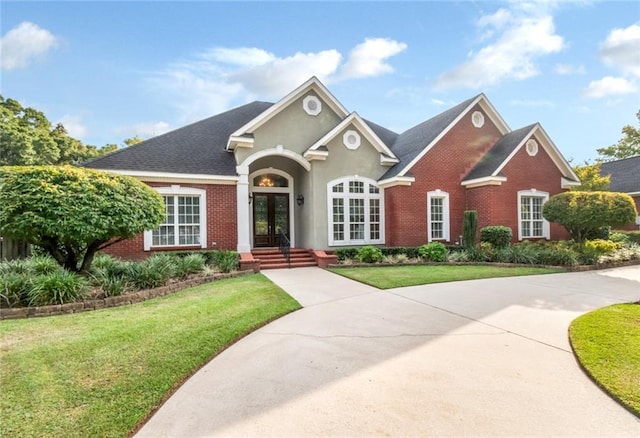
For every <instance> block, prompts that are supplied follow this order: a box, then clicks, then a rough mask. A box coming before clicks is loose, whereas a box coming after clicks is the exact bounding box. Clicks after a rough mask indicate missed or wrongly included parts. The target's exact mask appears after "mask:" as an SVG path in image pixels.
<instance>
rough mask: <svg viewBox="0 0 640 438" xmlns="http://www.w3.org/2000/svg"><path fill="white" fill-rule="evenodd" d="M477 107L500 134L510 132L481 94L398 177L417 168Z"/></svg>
mask: <svg viewBox="0 0 640 438" xmlns="http://www.w3.org/2000/svg"><path fill="white" fill-rule="evenodd" d="M476 105H480V107H481V108H482V109H483V110H484V111H485V113H486V114H487V115H488V116H489V118H490V119H491V120H492V121H493V123H494V124H495V125H496V127H497V128H498V130H499V131H500V133H502V135H505V134H507V133H508V132H510V129H509V126H507V124H506V123H505V121H504V120H503V119H502V117H501V116H500V114H499V113H498V112H497V111H496V110H495V108H494V107H493V105H491V102H489V99H487V97H486V96H485V95H484V94H480V95H478V97H476V98H475V99H473V101H471V103H469V105H468V106H467V107H466V108H465V109H464V110H463V111H461V112H460V114H458V117H456V118H455V119H454V120H453V121H452V122H451V123H449V126H447V127H446V128H445V129H443V130H442V131H441V132H440V134H438V136H437V137H436V138H434V139H433V141H432V142H431V143H429V144H428V145H427V146H426V147H425V148H424V149H423V150H422V152H420V153H419V154H418V155H417V156H416V157H415V158H414V159H413V160H411V162H410V163H409V164H407V165H406V166H405V167H404V168H403V169H402V170H401V171H400V172H399V173H398V176H404V175H405V174H406V173H407V172H408V171H409V170H410V169H411V168H412V167H413V166H415V165H416V163H417V162H418V161H420V160H421V159H422V157H424V156H425V154H426V153H427V152H429V151H430V150H431V149H432V148H433V147H434V146H435V145H436V144H437V143H438V142H439V141H440V140H442V138H443V137H444V136H445V135H447V134H448V133H449V131H451V130H452V129H453V127H454V126H455V125H457V124H458V122H459V121H460V120H462V119H463V118H464V117H465V116H466V115H467V114H468V113H469V111H471V109H472V108H473V107H474V106H476Z"/></svg>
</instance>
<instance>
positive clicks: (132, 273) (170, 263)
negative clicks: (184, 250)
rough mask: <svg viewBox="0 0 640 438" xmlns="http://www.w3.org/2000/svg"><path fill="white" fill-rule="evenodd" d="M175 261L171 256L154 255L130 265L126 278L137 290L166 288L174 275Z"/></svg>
mask: <svg viewBox="0 0 640 438" xmlns="http://www.w3.org/2000/svg"><path fill="white" fill-rule="evenodd" d="M175 260H176V259H175V258H174V257H173V256H171V255H169V254H154V255H152V256H151V257H149V258H148V259H146V260H144V261H142V262H138V263H131V264H130V265H128V266H127V274H126V277H127V278H128V279H129V281H130V282H131V284H133V286H134V287H135V288H136V289H153V288H156V287H160V286H164V285H165V284H167V282H168V281H169V279H170V278H171V277H172V276H173V274H174V264H175Z"/></svg>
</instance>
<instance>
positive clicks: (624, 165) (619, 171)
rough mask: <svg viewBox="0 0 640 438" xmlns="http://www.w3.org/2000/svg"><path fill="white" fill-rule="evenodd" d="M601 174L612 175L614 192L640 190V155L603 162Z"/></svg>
mask: <svg viewBox="0 0 640 438" xmlns="http://www.w3.org/2000/svg"><path fill="white" fill-rule="evenodd" d="M600 174H601V175H603V176H605V175H611V190H612V191H614V192H623V193H635V192H640V155H638V156H637V157H631V158H625V159H623V160H617V161H609V162H607V163H602V164H601V165H600Z"/></svg>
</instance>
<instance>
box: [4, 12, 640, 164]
mask: <svg viewBox="0 0 640 438" xmlns="http://www.w3.org/2000/svg"><path fill="white" fill-rule="evenodd" d="M0 17H1V18H0V20H1V35H2V40H1V41H2V42H1V46H0V47H1V52H0V57H1V60H2V72H1V73H2V77H1V79H0V81H1V82H0V92H1V93H2V95H3V96H4V97H5V98H8V97H11V98H14V99H17V100H19V101H20V102H21V103H22V104H23V105H26V106H33V107H35V108H37V109H39V110H42V111H44V113H45V114H46V115H47V117H48V118H49V119H50V120H51V121H53V122H62V123H63V124H64V125H65V126H66V127H67V129H68V130H69V132H70V134H71V135H72V136H74V137H76V138H79V139H81V140H82V141H83V142H85V143H88V144H94V145H98V146H102V145H104V144H106V143H119V144H120V143H122V141H123V140H124V139H125V138H127V137H131V136H133V135H139V136H141V137H143V138H148V137H149V136H151V135H158V134H161V133H163V132H166V131H167V130H171V129H175V128H178V127H180V126H183V125H185V124H187V123H190V122H193V121H196V120H200V119H202V118H205V117H209V116H211V115H214V114H217V113H218V112H221V111H223V110H226V109H229V108H232V107H235V106H238V105H242V104H244V103H247V102H250V101H253V100H263V101H270V102H275V101H277V100H278V99H280V98H281V97H283V96H284V95H285V94H287V93H288V92H289V91H291V90H293V89H294V88H295V87H297V86H298V85H299V84H301V83H302V82H304V81H305V80H306V79H308V78H309V77H310V76H312V75H316V76H318V77H319V78H320V80H322V81H323V82H324V83H325V85H327V87H328V88H329V89H330V90H331V92H332V93H333V94H334V95H335V96H336V98H337V99H338V100H339V101H340V102H341V103H342V104H343V105H344V106H345V107H346V108H347V109H348V110H349V111H357V112H358V113H359V114H360V115H361V116H363V117H365V118H367V119H369V120H372V121H374V122H376V123H378V124H381V125H383V126H385V127H387V128H389V129H392V130H395V131H397V132H402V131H403V130H405V129H407V128H409V127H411V126H413V125H415V124H417V123H420V122H422V121H424V120H426V119H428V118H430V117H432V116H434V115H436V114H438V113H440V112H442V111H444V110H446V109H447V108H449V107H451V106H453V105H455V104H457V103H459V102H461V101H463V100H466V99H468V98H470V97H472V96H475V95H477V94H478V93H481V92H483V93H485V94H486V95H487V97H488V98H489V100H490V101H491V102H492V103H493V105H494V106H495V107H496V109H497V110H498V112H500V114H501V115H502V117H503V118H504V120H505V121H506V122H507V124H508V125H509V126H510V127H511V128H512V129H517V128H520V127H523V126H526V125H528V124H531V123H534V122H540V123H541V124H542V126H543V127H544V128H545V130H546V131H547V133H548V134H549V135H550V136H551V138H552V139H553V140H554V142H555V143H556V145H557V146H558V147H559V148H560V150H561V151H562V152H563V153H564V155H565V156H566V157H567V158H569V159H574V160H575V161H576V162H581V161H582V160H585V159H592V158H595V157H596V156H597V153H596V148H599V147H603V146H609V145H611V144H614V143H616V142H617V141H618V139H619V138H620V137H621V133H620V130H621V128H622V127H623V126H624V125H626V124H633V125H636V124H637V121H636V118H635V114H636V112H637V111H638V109H640V2H631V1H629V2H593V1H581V2H558V1H555V2H554V1H551V2H493V1H487V2H485V1H475V2H470V1H461V2H285V3H281V2H256V3H247V2H30V1H20V2H15V1H6V0H5V1H3V2H2V3H1V4H0Z"/></svg>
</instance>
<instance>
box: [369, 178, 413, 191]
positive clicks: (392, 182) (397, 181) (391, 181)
mask: <svg viewBox="0 0 640 438" xmlns="http://www.w3.org/2000/svg"><path fill="white" fill-rule="evenodd" d="M414 182H416V178H415V177H414V176H394V177H393V178H387V179H383V180H380V181H378V187H380V188H381V189H387V188H389V187H395V186H410V185H411V184H412V183H414Z"/></svg>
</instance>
